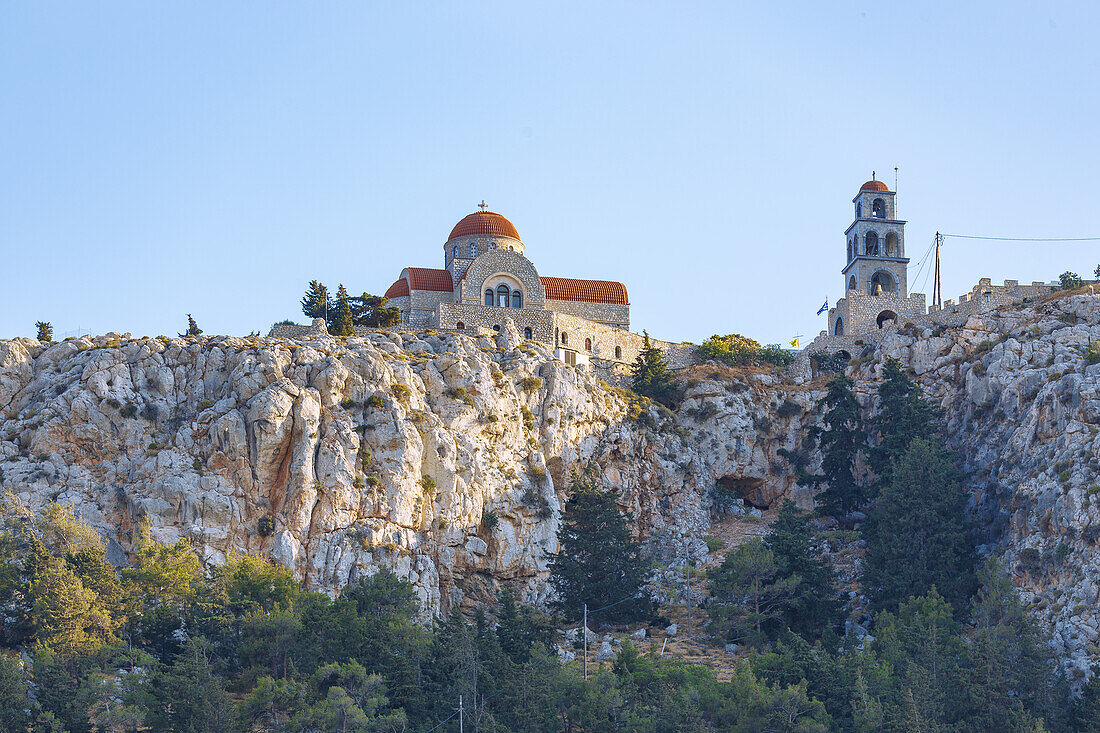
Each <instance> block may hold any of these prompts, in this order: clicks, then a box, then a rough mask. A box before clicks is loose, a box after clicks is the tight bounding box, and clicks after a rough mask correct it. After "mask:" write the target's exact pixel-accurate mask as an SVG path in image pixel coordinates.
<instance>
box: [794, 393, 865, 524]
mask: <svg viewBox="0 0 1100 733" xmlns="http://www.w3.org/2000/svg"><path fill="white" fill-rule="evenodd" d="M822 407H824V408H825V414H824V415H823V417H822V422H823V423H824V428H817V429H813V430H811V431H810V437H811V440H815V441H816V443H817V447H818V448H819V449H820V450H821V474H820V475H817V476H809V477H808V478H809V480H810V482H811V483H812V484H813V485H814V486H815V487H820V486H822V485H824V487H825V488H824V489H823V490H821V491H819V492H818V494H817V496H816V497H815V498H816V501H817V504H818V507H819V511H820V512H821V513H822V514H825V515H829V516H833V517H836V518H837V519H843V518H844V517H845V516H847V515H848V513H849V512H852V511H854V510H856V509H860V508H863V507H864V506H866V504H867V501H868V499H869V498H870V497H869V490H868V487H867V481H866V480H865V479H864V477H863V476H859V475H857V459H858V457H859V456H860V455H861V454H863V453H865V452H866V450H867V443H866V436H865V433H864V429H863V418H862V416H861V414H860V409H859V402H857V401H856V397H855V395H854V394H852V380H850V379H848V378H847V377H846V376H844V375H843V374H841V375H839V376H837V377H835V378H834V379H833V380H832V381H831V382H829V388H828V392H826V394H825V396H824V397H823V398H822V399H821V400H820V401H819V402H818V409H821V408H822Z"/></svg>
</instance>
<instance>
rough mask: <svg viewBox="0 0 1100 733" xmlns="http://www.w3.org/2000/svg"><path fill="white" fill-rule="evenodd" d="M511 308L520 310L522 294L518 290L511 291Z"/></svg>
mask: <svg viewBox="0 0 1100 733" xmlns="http://www.w3.org/2000/svg"><path fill="white" fill-rule="evenodd" d="M512 307H513V308H522V307H523V293H521V292H520V291H518V290H513V291H512Z"/></svg>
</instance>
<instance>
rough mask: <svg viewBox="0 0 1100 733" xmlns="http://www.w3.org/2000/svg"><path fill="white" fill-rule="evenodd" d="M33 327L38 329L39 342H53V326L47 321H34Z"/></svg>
mask: <svg viewBox="0 0 1100 733" xmlns="http://www.w3.org/2000/svg"><path fill="white" fill-rule="evenodd" d="M34 327H35V328H36V329H38V336H37V338H38V340H39V341H45V342H47V343H48V342H50V341H53V325H52V324H51V323H50V322H49V321H35V323H34Z"/></svg>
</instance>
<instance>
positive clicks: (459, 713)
mask: <svg viewBox="0 0 1100 733" xmlns="http://www.w3.org/2000/svg"><path fill="white" fill-rule="evenodd" d="M475 702H476V700H475ZM463 712H464V711H463V709H462V695H459V696H458V733H462V714H463Z"/></svg>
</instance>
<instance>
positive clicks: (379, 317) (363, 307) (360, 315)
mask: <svg viewBox="0 0 1100 733" xmlns="http://www.w3.org/2000/svg"><path fill="white" fill-rule="evenodd" d="M386 302H387V301H386V298H384V297H382V296H381V295H371V294H370V293H363V294H362V295H360V296H359V297H358V298H348V303H349V305H350V306H351V319H352V322H353V323H354V324H355V325H356V326H369V327H371V328H390V327H392V326H396V325H397V324H398V323H400V322H401V311H400V310H398V309H397V308H394V307H393V306H388V305H386Z"/></svg>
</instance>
